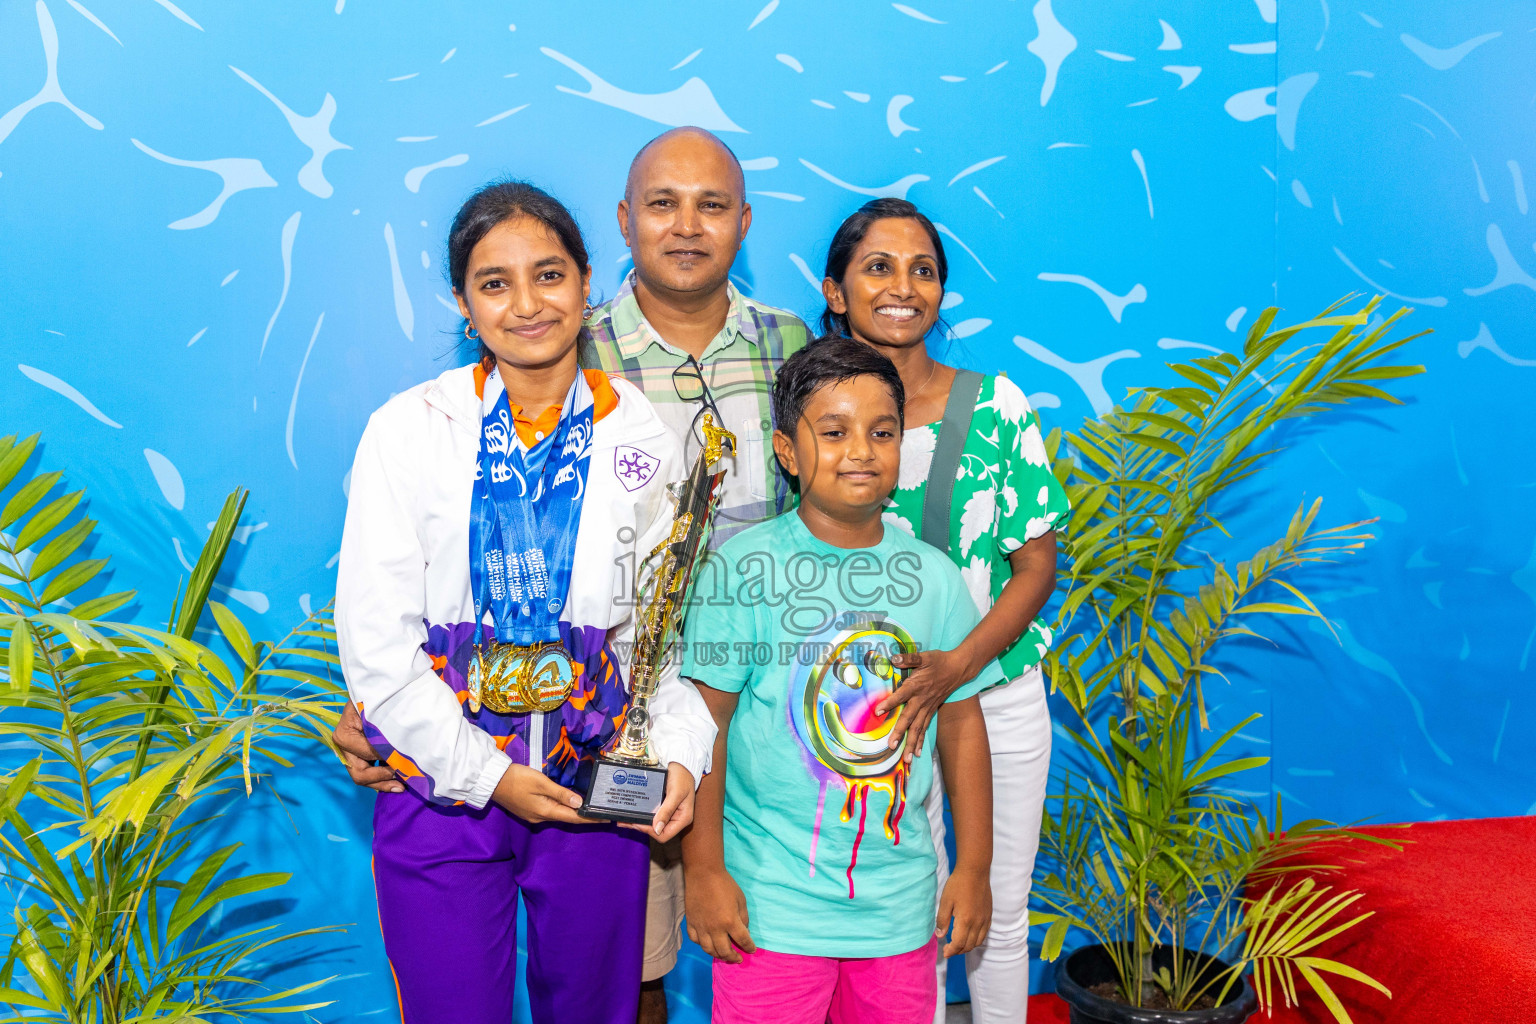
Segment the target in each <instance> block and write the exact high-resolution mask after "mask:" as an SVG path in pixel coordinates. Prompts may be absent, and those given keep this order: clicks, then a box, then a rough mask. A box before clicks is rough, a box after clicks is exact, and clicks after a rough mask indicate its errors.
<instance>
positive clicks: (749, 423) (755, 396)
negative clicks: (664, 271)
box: [587, 271, 809, 548]
mask: <svg viewBox="0 0 1536 1024" xmlns="http://www.w3.org/2000/svg"><path fill="white" fill-rule="evenodd" d="M726 287H727V290H728V292H729V295H730V300H731V311H730V313H729V314H727V315H726V318H725V327H724V328H722V329H721V331H720V333H719V334H717V335H715V337H714V339H713V340H711V341H710V343H709V346H708V347H707V348H706V349H705V350H704V357H703V358H702V359H700V360H699V366H700V368H701V369H702V371H703V374H704V383H705V384H706V385H708V387H709V391H710V394H711V395H712V396H713V397H714V400H715V404H716V405H718V406H719V407H720V415H721V416H722V417H723V418H724V419H725V423H724V426H725V428H726V429H727V430H730V431H731V432H732V433H733V434H735V435H736V444H737V448H738V454H737V455H736V457H735V459H734V460H733V462H732V464H731V465H730V466H729V467H728V468H727V471H726V477H725V480H724V482H723V483H722V488H723V493H722V494H721V498H720V511H719V514H718V515H717V516H716V517H715V531H714V534H713V536H712V537H711V539H710V547H711V548H714V547H716V546H718V545H719V544H721V543H723V542H724V541H725V540H727V539H728V538H729V537H730V536H731V535H732V534H734V533H736V532H737V531H739V530H741V529H743V528H744V527H747V526H750V525H752V524H753V523H758V522H761V521H763V520H764V519H767V518H770V517H772V516H776V515H778V514H779V513H781V512H784V511H787V510H788V509H791V508H793V507H794V506H795V495H794V492H793V491H792V490H791V489H790V487H789V484H788V482H787V481H786V480H785V479H784V477H783V475H782V474H781V473H780V472H779V469H778V465H777V464H776V462H775V460H774V455H773V444H772V438H773V375H774V373H776V372H777V371H778V368H779V364H781V363H782V362H783V361H784V360H785V359H786V358H788V357H789V356H792V355H794V354H795V353H796V352H798V351H800V350H801V349H802V348H804V347H805V345H806V342H807V340H808V339H809V335H808V332H807V329H806V326H805V322H804V321H802V320H801V319H800V318H799V317H797V316H795V315H794V314H793V313H789V312H786V311H785V310H782V309H775V308H773V307H772V306H765V305H763V304H762V303H760V302H755V301H753V300H752V299H749V298H747V297H746V296H745V295H743V294H741V292H739V291H738V290H737V289H736V287H735V286H734V285H730V284H727V286H726ZM587 328H588V330H589V331H590V332H591V335H592V345H591V356H590V361H591V362H592V363H594V364H595V365H594V367H593V368H594V369H595V368H601V369H603V370H605V371H607V372H608V373H616V374H622V375H623V376H624V377H626V378H627V379H628V380H629V381H630V382H631V383H632V384H634V385H635V386H636V387H638V388H639V389H640V390H641V391H643V392H645V397H647V398H649V399H650V400H651V402H652V404H653V405H655V406H656V411H657V412H658V413H659V414H660V415H661V418H662V421H663V422H665V423H666V424H667V425H668V426H670V427H671V428H672V429H673V430H675V431H677V433H678V436H680V437H682V438H683V447H684V452H685V455H686V457H687V459H688V460H689V462H690V463H691V462H692V460H693V458H694V457H695V456H696V455H697V454H698V451H699V447H700V445H701V444H702V439H701V438H700V436H699V432H698V430H697V422H698V414H699V412H700V411H701V410H702V408H703V403H702V402H700V401H684V400H683V399H682V398H679V397H678V394H677V389H676V388H675V387H673V384H672V374H673V372H674V371H675V370H676V369H677V368H678V367H679V366H681V365H682V364H683V363H684V362H686V361H687V359H688V353H686V352H684V351H683V350H682V349H679V348H676V347H675V346H672V345H669V344H667V343H666V342H665V341H663V340H662V339H661V336H660V335H659V334H657V333H656V332H655V331H654V330H653V329H652V328H651V325H650V324H648V323H647V322H646V320H645V316H644V314H642V313H641V312H640V302H639V300H638V299H636V298H635V275H634V271H630V274H629V277H628V278H627V279H626V280H625V282H624V286H623V287H622V288H620V289H619V293H618V294H617V295H615V296H614V297H613V298H612V299H610V300H609V301H608V302H605V303H603V305H601V306H599V307H598V308H597V309H596V310H594V311H593V313H592V317H591V319H589V320H588V321H587Z"/></svg>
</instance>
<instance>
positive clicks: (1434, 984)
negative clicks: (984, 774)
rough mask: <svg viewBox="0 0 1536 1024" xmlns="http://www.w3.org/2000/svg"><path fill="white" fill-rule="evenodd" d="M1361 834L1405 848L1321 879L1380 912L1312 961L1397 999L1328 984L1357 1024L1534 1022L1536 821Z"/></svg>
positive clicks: (1301, 1022) (1351, 856)
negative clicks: (1325, 962)
mask: <svg viewBox="0 0 1536 1024" xmlns="http://www.w3.org/2000/svg"><path fill="white" fill-rule="evenodd" d="M1361 831H1364V832H1371V833H1374V834H1376V835H1383V836H1387V837H1389V838H1392V839H1394V840H1396V841H1398V842H1402V843H1404V846H1403V850H1402V852H1401V853H1394V852H1393V851H1391V850H1387V849H1382V848H1379V847H1373V846H1368V845H1363V844H1358V843H1357V844H1353V845H1352V846H1351V847H1349V849H1348V851H1347V852H1346V853H1345V854H1344V855H1343V856H1336V857H1333V858H1331V862H1332V863H1340V864H1343V865H1344V870H1343V871H1342V872H1340V873H1335V874H1331V875H1327V876H1324V877H1322V878H1321V879H1320V881H1321V882H1322V884H1324V885H1328V886H1332V887H1333V888H1334V889H1335V890H1338V889H1341V888H1343V889H1360V890H1362V891H1364V892H1365V897H1364V898H1363V899H1362V900H1361V901H1360V902H1359V903H1357V904H1356V905H1355V906H1356V908H1359V909H1363V910H1374V911H1376V916H1375V917H1372V918H1370V919H1369V920H1367V921H1364V922H1362V923H1361V924H1359V925H1357V926H1356V927H1355V928H1353V929H1351V930H1350V931H1348V932H1346V933H1344V935H1341V936H1339V937H1338V938H1337V939H1334V940H1333V941H1331V942H1329V943H1325V944H1324V945H1323V946H1321V947H1319V948H1318V949H1317V950H1316V955H1319V956H1324V957H1328V958H1330V959H1338V960H1341V961H1343V962H1344V963H1347V964H1350V965H1351V966H1353V967H1356V968H1359V969H1360V970H1362V971H1364V972H1365V973H1366V974H1368V975H1370V976H1371V977H1373V978H1375V979H1376V980H1377V981H1379V982H1381V983H1382V984H1383V985H1385V986H1386V987H1387V988H1389V989H1391V990H1392V998H1391V999H1390V1000H1389V999H1387V998H1386V997H1385V996H1382V995H1381V994H1380V993H1378V992H1375V991H1373V990H1371V989H1369V988H1366V987H1365V986H1364V985H1360V984H1357V983H1355V982H1353V981H1350V980H1348V979H1347V978H1342V977H1337V976H1336V975H1327V976H1326V978H1327V980H1328V982H1329V984H1330V985H1332V986H1333V989H1334V991H1335V992H1336V993H1338V995H1339V997H1340V999H1341V1001H1342V1002H1343V1003H1344V1006H1345V1009H1347V1010H1348V1011H1349V1013H1350V1016H1351V1017H1353V1018H1354V1021H1355V1024H1381V1022H1391V1024H1462V1022H1468V1024H1482V1022H1485V1021H1486V1022H1492V1021H1517V1020H1527V1019H1530V1018H1531V1016H1532V1015H1533V1014H1536V818H1486V819H1475V820H1470V821H1440V822H1424V823H1420V824H1416V825H1410V826H1409V827H1407V828H1400V829H1380V828H1377V829H1362V830H1361ZM1335 979H1337V980H1335ZM1031 1009H1033V1006H1031ZM1332 1019H1333V1018H1332V1017H1331V1016H1330V1015H1329V1013H1328V1011H1327V1010H1326V1009H1325V1008H1324V1007H1323V1005H1322V1003H1321V1002H1319V1001H1318V1000H1317V999H1316V998H1315V997H1314V998H1313V999H1311V1000H1309V1001H1308V1003H1307V1004H1306V1008H1305V1009H1304V1010H1298V1009H1295V1008H1292V1009H1289V1010H1287V1009H1277V1010H1276V1011H1275V1015H1274V1020H1276V1021H1280V1022H1283V1024H1329V1022H1331V1021H1332ZM1254 1020H1255V1024H1258V1022H1260V1021H1263V1020H1264V1017H1263V1015H1262V1014H1260V1015H1257V1016H1256V1017H1255V1018H1254Z"/></svg>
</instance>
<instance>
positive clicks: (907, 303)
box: [821, 199, 1067, 1024]
mask: <svg viewBox="0 0 1536 1024" xmlns="http://www.w3.org/2000/svg"><path fill="white" fill-rule="evenodd" d="M948 269H949V268H948V262H947V260H946V259H945V255H944V246H943V243H942V242H940V240H939V235H938V232H937V231H936V230H935V229H934V227H933V224H932V223H931V222H930V221H929V220H928V218H927V217H925V216H923V214H922V213H921V212H920V211H919V210H918V209H917V207H915V206H913V205H912V204H911V203H909V202H907V201H906V200H903V199H876V200H874V201H872V202H869V203H866V204H865V205H864V206H863V207H862V208H860V209H859V211H858V212H857V213H855V214H854V215H853V216H851V217H849V218H848V219H847V220H846V221H844V222H843V225H842V227H840V228H839V229H838V231H837V234H836V236H834V238H833V240H832V245H831V246H830V248H829V250H828V253H827V267H826V273H825V278H824V280H823V281H822V286H821V287H822V293H823V295H824V296H825V297H826V300H827V309H826V311H825V312H824V313H823V314H822V324H821V326H822V331H823V333H824V334H838V335H845V336H848V337H852V338H856V339H858V340H859V341H863V342H865V343H866V344H869V345H871V346H873V347H874V348H876V349H877V350H879V351H880V352H882V353H884V354H885V355H886V356H887V357H889V358H890V360H891V361H892V362H893V363H895V364H896V369H897V371H898V372H899V373H900V374H901V379H902V383H903V384H904V385H905V387H906V394H907V401H906V407H905V410H904V412H905V420H906V430H905V433H904V434H903V437H902V443H901V470H900V475H899V477H898V479H897V482H896V489H895V490H894V491H892V493H891V496H890V498H889V500H888V501H887V505H888V506H889V510H888V511H887V512H886V514H885V521H886V522H887V523H888V524H890V525H893V526H895V527H897V528H899V529H903V530H906V531H908V532H909V533H912V534H914V535H917V536H921V537H922V538H923V539H924V540H926V541H928V542H929V543H933V544H936V545H938V546H941V547H945V548H946V549H947V551H948V553H949V556H950V558H951V559H953V560H954V562H955V564H956V565H958V566H959V567H960V572H961V575H962V576H963V577H964V578H965V581H966V584H967V585H968V586H969V589H970V592H971V597H972V598H973V599H974V600H975V602H976V605H977V608H978V609H979V610H980V612H981V613H982V615H983V618H982V621H981V623H980V624H979V625H977V626H976V628H975V629H974V630H972V631H971V632H970V634H969V635H968V636H967V637H966V639H965V640H964V641H963V642H962V643H961V644H960V645H959V646H958V647H956V648H955V649H954V650H952V651H925V652H923V653H921V654H918V655H914V656H910V657H909V658H908V660H907V663H906V667H907V668H909V669H910V671H909V674H908V676H907V680H906V682H905V683H904V684H903V685H902V687H901V689H900V690H898V691H897V694H896V695H895V696H893V698H891V704H892V705H894V704H896V703H900V702H902V701H905V703H906V705H907V708H906V711H905V712H904V713H903V714H902V716H901V717H902V720H901V721H900V722H899V723H898V724H897V726H896V728H895V730H893V732H895V733H896V735H894V736H893V737H892V745H893V746H894V745H895V743H896V742H899V741H901V740H902V739H903V733H904V740H905V742H906V744H907V751H908V757H909V758H910V757H911V756H912V755H911V751H912V750H913V749H914V748H915V747H916V746H917V745H918V744H920V741H921V736H922V733H923V730H924V729H925V728H926V726H927V724H928V720H929V718H931V717H932V715H933V713H934V711H935V710H936V709H937V708H938V707H939V705H940V704H942V703H943V701H944V700H945V699H946V698H947V697H948V696H949V695H950V694H951V693H953V692H954V691H955V690H956V689H958V688H959V687H960V686H962V685H964V684H965V683H967V682H969V681H970V679H971V678H972V677H974V676H975V675H976V673H977V672H978V671H979V670H980V669H981V667H982V666H984V665H985V664H986V663H987V662H988V661H990V660H991V659H992V658H994V657H995V658H997V659H998V661H999V662H1000V663H1001V664H1002V666H1003V669H1004V671H1005V672H1006V673H1007V675H1008V678H1009V680H1010V681H1009V682H1008V683H1006V684H1004V685H1001V686H998V687H995V688H994V689H992V690H989V691H987V692H985V693H984V694H983V695H982V698H981V706H982V711H983V713H984V715H985V717H986V722H987V737H988V739H989V741H990V743H991V747H992V787H993V808H994V810H993V851H994V852H993V859H992V874H991V882H992V898H993V914H992V928H991V932H990V934H989V935H988V937H987V940H986V942H985V943H983V944H982V945H981V946H979V947H977V948H976V949H975V950H973V951H972V952H970V953H968V954H966V974H967V976H968V979H969V981H970V988H971V1013H972V1019H973V1020H975V1021H977V1022H978V1024H1001V1022H1003V1021H1009V1022H1018V1021H1022V1020H1024V1013H1025V1007H1026V1006H1027V1003H1028V998H1027V997H1028V992H1029V947H1028V942H1027V940H1028V935H1029V911H1028V904H1029V882H1030V876H1031V873H1032V872H1033V868H1034V859H1035V852H1036V850H1037V849H1038V846H1039V839H1040V818H1041V811H1042V807H1043V805H1044V802H1045V784H1046V777H1047V773H1048V770H1049V764H1050V754H1051V723H1050V715H1049V712H1048V711H1047V709H1046V702H1045V685H1044V681H1043V679H1042V678H1041V673H1040V669H1039V661H1040V659H1041V658H1042V657H1043V656H1044V655H1045V653H1046V651H1047V650H1048V649H1049V647H1050V644H1051V630H1050V627H1049V625H1048V624H1047V623H1046V622H1045V620H1044V619H1042V618H1040V610H1041V608H1042V607H1043V606H1044V605H1045V602H1046V600H1047V598H1049V597H1050V595H1051V592H1052V590H1053V589H1054V588H1055V580H1056V530H1057V529H1058V528H1059V527H1060V526H1061V524H1062V523H1063V522H1064V521H1065V519H1066V517H1067V496H1066V493H1065V492H1064V491H1063V490H1062V488H1061V485H1060V484H1059V483H1058V482H1057V481H1056V478H1055V477H1054V476H1053V475H1052V473H1051V468H1050V460H1049V459H1048V458H1047V457H1046V452H1045V443H1044V441H1043V439H1042V438H1041V436H1040V422H1039V419H1038V418H1037V417H1036V416H1035V413H1034V410H1032V409H1031V408H1030V407H1029V402H1028V400H1027V399H1025V397H1024V393H1023V392H1022V391H1021V390H1019V387H1018V385H1016V384H1014V383H1013V382H1012V381H1010V380H1009V379H1008V378H1007V377H1003V376H1000V375H990V374H989V375H987V376H984V377H980V378H979V380H978V377H979V375H976V374H973V373H969V372H964V371H957V370H956V369H955V368H954V367H949V366H944V365H943V364H941V363H939V362H938V361H937V360H935V359H934V358H933V356H932V355H930V354H929V352H928V347H927V337H928V335H929V334H930V333H931V332H932V330H933V327H934V325H935V324H936V323H937V322H938V318H939V308H940V305H941V303H942V302H943V300H944V282H945V279H946V278H947V276H948ZM978 385H979V386H978ZM972 396H974V400H973V401H971V400H970V399H971V398H972ZM966 414H969V427H968V429H967V428H966V426H965V422H964V421H965V419H966ZM946 421H947V422H948V423H950V424H951V426H950V432H949V433H948V435H947V436H946V442H947V443H946V444H943V445H941V444H940V436H941V430H940V427H941V425H942V424H944V423H945V422H946ZM960 431H963V434H961V433H959V432H960ZM954 447H958V449H959V450H958V452H954V451H953V448H954ZM944 448H950V449H951V450H950V451H949V452H948V453H947V455H946V453H944V452H943V450H942V449H944ZM936 452H938V453H939V456H940V461H941V462H942V461H944V460H945V459H946V457H947V458H948V464H949V465H953V466H955V469H954V479H953V481H952V483H951V482H950V481H945V480H932V481H931V480H930V474H931V471H932V469H933V466H934V462H935V454H936ZM946 483H951V490H950V492H949V501H948V507H947V508H945V507H943V506H942V505H941V504H935V507H934V508H932V509H929V510H928V515H927V517H926V528H925V516H924V505H925V501H926V499H927V497H928V490H929V487H930V485H932V486H933V487H936V488H939V490H938V491H936V492H935V496H936V501H942V497H941V496H942V494H943V488H944V486H945V484H946ZM946 527H947V528H946ZM885 710H888V709H885ZM935 772H937V766H935ZM932 793H933V794H934V795H933V797H932V798H930V800H929V801H928V806H927V808H926V810H927V812H928V817H929V820H930V823H931V824H932V826H933V834H934V841H935V843H936V845H937V846H938V848H939V851H940V852H939V872H940V875H941V876H942V875H944V874H946V873H947V871H948V864H947V860H946V857H945V855H944V853H943V837H944V827H943V806H942V799H943V798H942V793H943V789H942V787H941V786H940V785H938V784H937V782H936V783H935V785H934V787H933V790H932ZM942 884H943V878H942V877H941V878H940V885H941V887H942ZM938 971H939V1005H938V1006H937V1007H935V1017H934V1019H935V1021H942V1020H943V1019H944V1005H943V1003H944V963H943V961H942V960H941V961H940V962H939V964H938Z"/></svg>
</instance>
